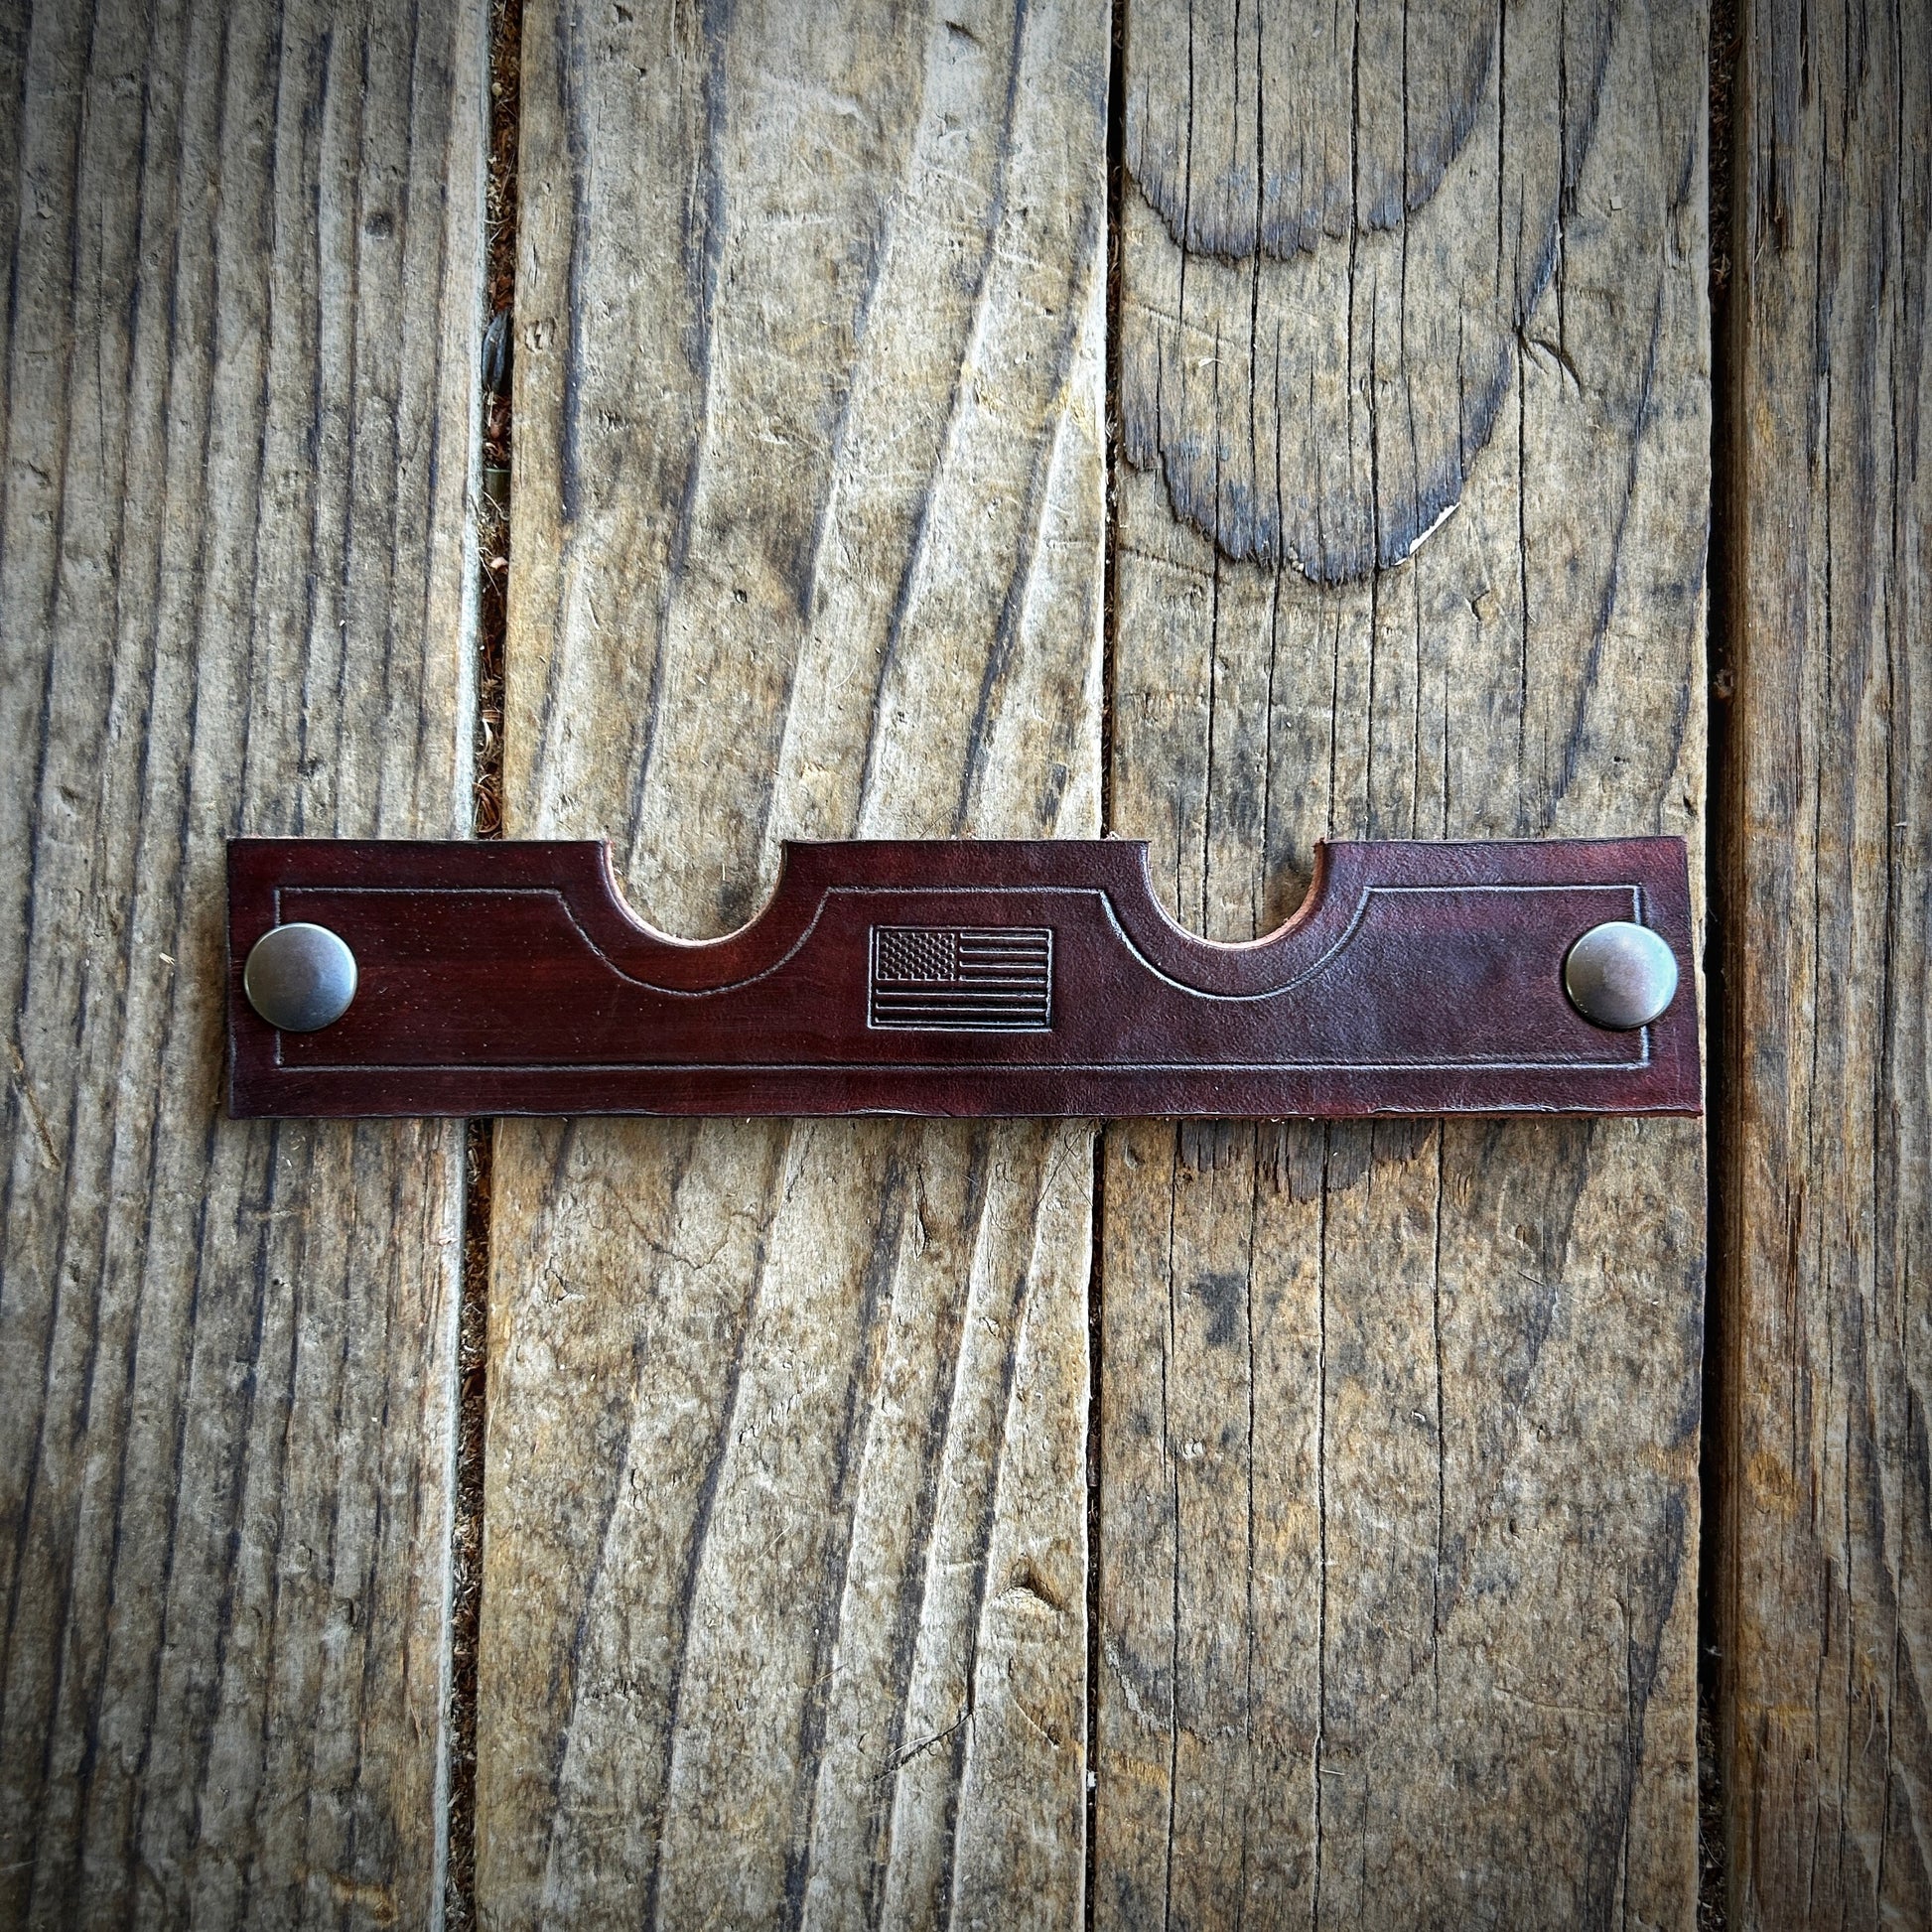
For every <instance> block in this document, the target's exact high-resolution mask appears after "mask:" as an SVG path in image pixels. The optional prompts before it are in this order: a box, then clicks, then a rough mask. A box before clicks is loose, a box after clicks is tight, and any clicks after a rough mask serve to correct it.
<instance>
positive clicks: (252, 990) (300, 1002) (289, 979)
mask: <svg viewBox="0 0 1932 1932" xmlns="http://www.w3.org/2000/svg"><path fill="white" fill-rule="evenodd" d="M241 987H242V991H243V992H244V993H246V994H247V995H248V1004H249V1005H250V1006H251V1007H253V1008H254V1009H255V1011H256V1012H257V1013H258V1014H260V1015H261V1017H262V1018H263V1019H264V1020H266V1021H267V1022H268V1024H269V1025H270V1026H271V1027H279V1028H280V1029H281V1030H282V1032H283V1033H286V1034H313V1033H320V1032H321V1030H322V1029H323V1028H324V1027H328V1026H333V1025H334V1024H335V1023H336V1022H337V1021H338V1020H340V1019H341V1018H342V1017H343V1015H344V1014H345V1013H346V1012H347V1011H348V1003H349V1002H350V1001H351V1000H352V999H354V997H355V955H354V954H353V953H352V952H350V951H349V949H348V946H347V944H346V942H345V940H344V939H343V938H342V937H341V936H340V935H339V934H337V933H334V932H331V931H330V930H329V928H328V927H327V926H326V925H307V924H302V923H296V924H292V925H278V926H276V927H274V928H273V929H272V930H270V931H268V932H265V933H263V934H262V936H261V937H260V938H259V939H257V940H256V941H255V944H254V948H253V950H252V951H250V953H249V955H248V963H247V965H246V966H244V967H243V968H242V969H241Z"/></svg>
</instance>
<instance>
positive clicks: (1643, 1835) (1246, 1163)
mask: <svg viewBox="0 0 1932 1932" xmlns="http://www.w3.org/2000/svg"><path fill="white" fill-rule="evenodd" d="M1703 44H1704V19H1703V13H1702V9H1701V8H1700V7H1699V6H1698V5H1696V4H1695V3H1693V4H1690V5H1682V6H1679V5H1668V4H1667V5H1662V6H1652V7H1638V8H1627V9H1622V10H1611V9H1598V8H1594V7H1585V8H1581V9H1580V8H1577V7H1574V6H1573V7H1569V8H1565V9H1558V8H1555V7H1540V6H1534V5H1532V6H1527V7H1523V8H1511V9H1509V10H1508V11H1507V12H1506V13H1502V14H1500V16H1499V13H1498V10H1496V9H1494V8H1489V7H1474V8H1470V9H1468V10H1466V11H1465V12H1464V13H1463V14H1462V15H1459V16H1458V15H1455V14H1452V13H1440V12H1439V13H1437V14H1435V15H1433V16H1432V17H1431V18H1429V19H1428V20H1424V19H1423V18H1422V17H1421V16H1419V15H1417V14H1416V13H1415V12H1414V11H1413V10H1404V9H1401V8H1396V7H1386V8H1385V7H1381V6H1369V7H1365V8H1362V9H1360V10H1358V11H1357V12H1356V13H1355V14H1353V15H1350V14H1348V13H1346V12H1344V13H1342V14H1340V15H1335V14H1333V13H1332V12H1331V10H1328V9H1313V10H1311V9H1303V8H1282V9H1265V10H1260V9H1255V10H1251V9H1217V8H1214V7H1211V6H1206V7H1197V8H1191V9H1189V8H1185V7H1183V6H1181V5H1178V4H1174V5H1168V4H1164V0H1133V3H1132V4H1131V5H1130V7H1129V10H1128V20H1127V49H1126V60H1127V71H1126V100H1127V127H1126V160H1127V168H1128V177H1129V179H1128V184H1127V189H1126V198H1125V212H1124V232H1123V271H1124V320H1123V333H1122V342H1121V364H1122V402H1121V407H1122V430H1123V436H1124V441H1125V451H1126V455H1127V458H1128V462H1129V466H1130V467H1129V468H1128V469H1127V470H1126V471H1125V473H1124V474H1123V477H1122V480H1121V488H1122V497H1121V525H1120V575H1119V601H1120V603H1119V608H1120V624H1119V641H1118V645H1117V657H1118V681H1117V685H1116V689H1115V691H1114V694H1113V696H1114V711H1113V715H1114V718H1115V721H1116V740H1115V765H1114V798H1115V819H1116V829H1118V830H1120V831H1121V832H1124V833H1130V834H1139V835H1143V836H1146V837H1148V838H1149V839H1151V840H1152V841H1153V845H1154V850H1155V854H1156V874H1157V877H1158V878H1159V880H1160V881H1161V883H1162V885H1163V887H1164V889H1165V891H1166V892H1167V894H1168V895H1169V897H1170V902H1171V904H1172V905H1173V909H1174V912H1175V914H1176V916H1177V917H1178V918H1180V919H1181V920H1182V921H1183V922H1185V923H1186V924H1188V925H1190V926H1192V927H1193V928H1194V929H1196V930H1199V931H1204V932H1206V933H1207V934H1209V935H1210V936H1213V937H1218V938H1223V939H1245V938H1248V937H1249V936H1251V935H1252V934H1254V933H1256V932H1259V931H1263V930H1266V929H1268V928H1270V927H1271V926H1273V925H1274V924H1276V923H1277V922H1279V920H1280V919H1281V918H1282V917H1283V916H1284V914H1285V913H1286V912H1287V910H1288V909H1290V907H1291V906H1292V905H1293V903H1294V901H1295V899H1296V897H1298V896H1299V893H1300V890H1301V883H1300V882H1302V881H1304V880H1306V878H1307V876H1308V870H1309V866H1310V860H1311V846H1312V842H1313V840H1314V839H1315V838H1316V837H1318V836H1320V835H1321V834H1323V833H1324V832H1332V833H1334V834H1336V835H1339V836H1346V837H1361V836H1369V837H1414V836H1420V837H1425V838H1428V837H1470V836H1474V837H1482V836H1506V835H1511V834H1516V835H1524V834H1527V835H1536V834H1542V833H1546V832H1547V833H1563V834H1587V833H1597V832H1611V831H1643V832H1681V833H1684V834H1685V835H1687V836H1688V837H1689V838H1690V839H1691V840H1692V843H1693V849H1694V857H1693V871H1694V874H1695V872H1696V869H1697V864H1698V860H1697V857H1696V850H1697V847H1698V843H1699V839H1700V832H1701V812H1702V803H1703V765H1704V713H1703V682H1704V680H1703V668H1702V660H1703V622H1704V545H1705V529H1706V519H1707V508H1708V458H1707V448H1708V440H1707V439H1708V422H1709V414H1708V388H1709V381H1708V367H1707V327H1706V320H1705V298H1704V264H1705V251H1706V238H1705V206H1704V203H1705V197H1704V172H1705V170H1704V152H1703V148H1704V123H1705V100H1704V88H1703V64H1702V58H1701V53H1700V50H1701V49H1702V47H1703ZM1445 519H1447V520H1445ZM1103 1187H1104V1201H1103V1209H1104V1211H1103V1227H1104V1248H1103V1271H1102V1279H1103V1283H1104V1294H1103V1321H1102V1336H1103V1346H1102V1356H1101V1370H1100V1379H1099V1388H1100V1404H1101V1434H1102V1475H1101V1512H1100V1523H1101V1530H1100V1554H1099V1562H1100V1618H1101V1630H1100V1640H1101V1666H1100V1679H1099V1685H1098V1689H1097V1696H1098V1699H1099V1711H1098V1762H1097V1767H1096V1768H1097V1771H1098V1775H1099V1789H1098V1794H1097V1805H1098V1809H1097V1813H1096V1825H1095V1830H1096V1834H1097V1847H1096V1858H1097V1875H1096V1881H1095V1883H1096V1901H1095V1902H1096V1910H1097V1913H1098V1922H1099V1923H1101V1924H1103V1925H1119V1926H1135V1925H1143V1924H1148V1923H1154V1922H1161V1923H1173V1924H1176V1925H1178V1924H1188V1925H1198V1926H1212V1925H1227V1924H1235V1923H1239V1922H1241V1921H1242V1918H1243V1915H1244V1914H1245V1915H1246V1917H1247V1919H1248V1920H1249V1921H1250V1922H1275V1921H1277V1920H1286V1919H1288V1918H1290V1917H1291V1916H1293V1917H1294V1918H1295V1919H1297V1921H1298V1922H1299V1921H1301V1920H1307V1921H1308V1922H1311V1923H1321V1924H1334V1925H1393V1924H1402V1925H1457V1926H1460V1925H1467V1924H1474V1923H1494V1924H1508V1925H1512V1926H1532V1925H1547V1926H1553V1927H1555V1926H1576V1925H1595V1924H1606V1923H1610V1922H1616V1923H1645V1924H1666V1923H1668V1924H1679V1925H1682V1924H1687V1923H1688V1922H1689V1918H1690V1914H1691V1911H1692V1907H1693V1902H1694V1896H1695V1869H1694V1767H1695V1750H1694V1677H1695V1672H1694V1657H1693V1649H1694V1643H1693V1639H1694V1631H1695V1615H1696V1608H1695V1597H1696V1589H1695V1550H1696V1547H1697V1523H1698V1498H1697V1491H1696V1473H1697V1444H1698V1413H1699V1375H1700V1337H1701V1317H1702V1309H1701V1292H1700V1291H1701V1259H1702V1247H1703V1191H1702V1172H1701V1137H1700V1133H1699V1130H1698V1129H1697V1127H1696V1126H1695V1125H1693V1124H1689V1123H1661V1122H1659V1123H1643V1124H1637V1123H1620V1122H1601V1123H1589V1124H1573V1125H1564V1126H1557V1125H1554V1124H1552V1125H1543V1124H1538V1123H1533V1122H1514V1123H1501V1124H1467V1123H1465V1124H1458V1125H1454V1126H1450V1127H1448V1128H1443V1127H1439V1126H1436V1125H1433V1124H1429V1123H1423V1124H1403V1123H1388V1124H1376V1125H1368V1124H1360V1125H1348V1126H1339V1125H1337V1126H1333V1127H1326V1128H1324V1127H1322V1126H1319V1125H1314V1124H1301V1125H1297V1124H1292V1123H1291V1124H1289V1125H1287V1126H1271V1125H1266V1124H1264V1125H1259V1126H1257V1125H1250V1124H1242V1125H1238V1126H1227V1127H1223V1128H1218V1129H1213V1128H1198V1129H1195V1128H1189V1129H1182V1130H1179V1131H1175V1130H1173V1129H1172V1128H1169V1127H1163V1126H1158V1125H1150V1124H1139V1125H1133V1126H1124V1127H1121V1128H1119V1129H1114V1130H1110V1131H1109V1133H1108V1135H1107V1137H1106V1143H1105V1156H1104V1166H1103Z"/></svg>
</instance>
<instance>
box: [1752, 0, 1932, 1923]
mask: <svg viewBox="0 0 1932 1932" xmlns="http://www.w3.org/2000/svg"><path fill="white" fill-rule="evenodd" d="M1740 29H1741V36H1742V51H1741V70H1740V74H1739V87H1738V91H1737V93H1736V95H1735V96H1734V98H1735V99H1736V101H1737V103H1738V109H1737V112H1738V118H1737V123H1736V136H1737V143H1736V148H1735V151H1734V160H1733V175H1732V179H1733V182H1734V183H1735V200H1734V203H1733V209H1734V213H1733V230H1732V232H1733V237H1734V238H1733V245H1732V248H1731V261H1732V264H1733V269H1732V273H1733V281H1732V286H1731V290H1730V294H1729V298H1728V316H1727V337H1726V340H1727V344H1728V353H1727V356H1726V361H1727V365H1728V368H1729V371H1730V376H1731V384H1732V386H1731V398H1732V400H1731V418H1730V433H1729V451H1728V460H1727V475H1728V479H1729V495H1730V501H1731V506H1732V511H1733V515H1732V517H1731V520H1730V521H1731V528H1732V530H1733V531H1734V538H1733V544H1732V547H1731V549H1730V550H1729V552H1728V554H1727V561H1728V570H1727V581H1728V584H1729V587H1730V589H1729V603H1730V609H1731V614H1732V621H1731V624H1730V626H1729V629H1730V636H1729V640H1728V641H1729V644H1730V648H1731V650H1732V652H1733V662H1732V664H1731V666H1730V669H1731V671H1732V674H1733V675H1734V678H1735V693H1736V695H1735V698H1734V700H1733V703H1732V706H1731V723H1730V731H1729V743H1730V748H1731V751H1730V758H1729V761H1728V773H1727V776H1728V784H1727V791H1728V810H1727V814H1726V818H1727V823H1728V825H1729V827H1730V831H1731V837H1732V843H1731V845H1730V847H1729V849H1728V850H1727V851H1726V853H1725V877H1726V879H1727V880H1728V881H1729V889H1728V890H1729V894H1730V902H1729V907H1728V913H1727V920H1726V924H1727V928H1728V929H1727V933H1726V943H1725V960H1726V975H1727V980H1728V999H1727V1020H1726V1038H1727V1059H1728V1060H1729V1069H1728V1071H1729V1078H1728V1080H1727V1083H1726V1092H1727V1096H1728V1104H1727V1106H1726V1110H1725V1121H1724V1139H1723V1142H1722V1145H1723V1146H1724V1147H1725V1149H1726V1150H1727V1153H1726V1157H1725V1175H1724V1192H1723V1196H1722V1198H1723V1201H1724V1205H1725V1230H1724V1239H1723V1260H1722V1264H1721V1272H1720V1281H1721V1284H1722V1291H1723V1297H1724V1300H1723V1309H1724V1333H1725V1353H1724V1357H1723V1360H1722V1377H1723V1388H1724V1415H1723V1428H1724V1437H1723V1441H1722V1445H1721V1449H1722V1456H1721V1467H1722V1469H1723V1486H1722V1489H1721V1492H1720V1495H1721V1502H1720V1507H1721V1511H1722V1514H1721V1521H1720V1546H1721V1550H1722V1559H1721V1568H1720V1573H1719V1579H1718V1582H1719V1591H1718V1596H1719V1607H1720V1631H1719V1635H1720V1642H1721V1645H1722V1650H1723V1657H1724V1665H1723V1685H1724V1700H1723V1704H1724V1709H1723V1717H1722V1723H1721V1730H1722V1737H1723V1745H1724V1749H1723V1757H1724V1765H1725V1788H1726V1793H1727V1801H1728V1832H1727V1837H1728V1847H1729V1853H1730V1860H1729V1874H1730V1902H1731V1913H1732V1916H1731V1923H1732V1924H1733V1925H1734V1926H1738V1927H1759V1926H1801V1925H1803V1926H1810V1925H1831V1926H1843V1927H1864V1926H1874V1927H1875V1926H1900V1927H1902V1926H1918V1925H1925V1924H1928V1923H1932V1725H1928V1722H1927V1716H1926V1697H1925V1690H1924V1685H1925V1680H1926V1676H1927V1673H1928V1672H1932V1493H1929V1492H1932V1473H1929V1472H1928V1463H1927V1452H1926V1420H1925V1419H1926V1410H1927V1405H1928V1402H1932V1306H1929V1305H1928V1299H1927V1296H1926V1292H1925V1291H1926V1275H1927V1257H1928V1255H1932V1147H1929V1146H1928V1141H1929V1140H1932V1063H1929V1062H1928V1044H1927V1031H1926V1020H1925V1009H1926V1003H1927V997H1928V993H1932V971H1929V970H1928V961H1927V940H1928V936H1929V934H1928V920H1929V919H1932V822H1928V801H1932V641H1928V621H1929V620H1932V602H1929V601H1928V596H1927V589H1926V571H1927V567H1928V564H1929V563H1932V553H1929V552H1928V547H1927V539H1928V533H1929V532H1932V468H1928V464H1927V458H1926V451H1925V442H1924V438H1925V432H1926V425H1927V422H1928V420H1932V416H1929V415H1928V405H1932V387H1928V383H1932V369H1929V366H1928V364H1929V356H1932V334H1928V327H1927V319H1926V296H1927V286H1928V281H1927V270H1928V267H1929V266H1932V32H1928V23H1927V20H1926V18H1925V15H1924V11H1923V9H1920V8H1914V7H1909V6H1908V7H1902V8H1884V7H1880V8H1878V9H1875V10H1873V11H1871V12H1869V13H1866V14H1862V15H1851V14H1843V13H1835V12H1833V11H1832V10H1830V9H1823V10H1821V9H1816V8H1812V9H1806V8H1802V7H1798V6H1792V5H1772V4H1764V5H1758V6H1753V7H1750V8H1745V9H1741V10H1740Z"/></svg>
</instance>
